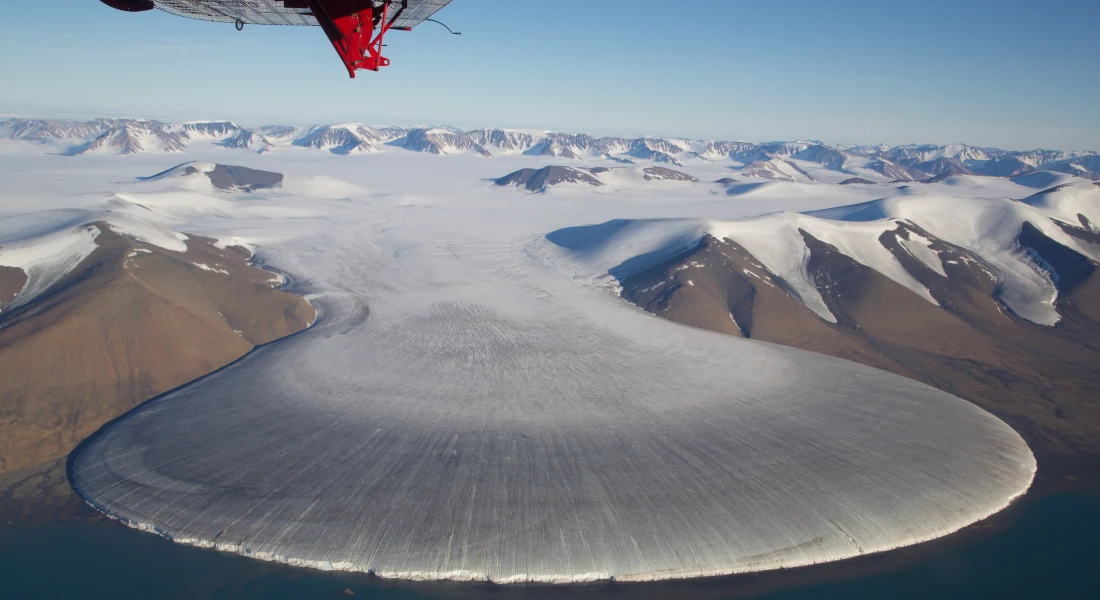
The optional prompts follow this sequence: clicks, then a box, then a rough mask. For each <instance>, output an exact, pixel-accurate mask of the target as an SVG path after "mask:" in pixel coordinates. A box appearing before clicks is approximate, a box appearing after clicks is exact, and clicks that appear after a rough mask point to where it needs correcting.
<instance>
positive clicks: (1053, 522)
mask: <svg viewBox="0 0 1100 600" xmlns="http://www.w3.org/2000/svg"><path fill="white" fill-rule="evenodd" d="M932 550H934V551H931V552H926V553H925V554H926V556H923V557H920V558H912V559H908V560H906V561H905V562H904V564H902V565H901V566H896V567H894V566H892V567H890V568H888V569H885V570H884V567H882V566H881V565H879V566H874V568H873V569H872V571H873V572H870V573H867V572H863V573H861V572H860V571H867V570H868V569H867V568H863V567H859V565H856V566H855V568H852V567H849V568H844V567H840V568H832V567H830V568H832V569H833V571H832V572H831V571H828V570H825V569H819V570H818V572H817V575H814V576H812V577H809V578H807V577H805V574H800V573H799V572H795V573H791V574H787V575H768V576H762V577H740V578H725V579H717V580H709V581H707V580H703V581H695V582H679V583H667V584H656V585H621V584H618V585H616V584H600V585H596V586H592V587H586V588H577V587H564V588H561V587H555V588H547V587H538V588H516V587H500V586H492V585H486V584H443V585H441V584H410V583H393V582H387V581H380V580H377V579H373V578H370V577H367V576H359V575H347V574H331V573H322V572H317V571H311V570H307V569H294V568H289V567H283V566H279V565H274V564H270V563H262V562H258V561H253V560H250V559H247V558H243V557H239V556H233V555H229V554H223V553H218V552H213V551H207V550H200V549H196V548H188V547H184V546H177V545H175V544H172V543H170V542H168V541H166V540H163V539H161V538H158V537H156V536H153V535H149V534H145V533H141V532H138V531H134V530H130V529H126V528H123V527H121V526H117V525H113V524H112V525H102V524H101V525H97V524H49V525H38V526H33V527H17V528H10V527H9V528H0V598H4V599H8V598H11V599H16V598H93V599H97V598H111V599H115V598H142V599H146V598H169V599H175V598H179V599H188V600H190V599H204V598H227V599H228V598H233V599H237V598H241V599H246V598H319V599H324V598H332V599H341V598H342V599H345V600H346V599H348V598H356V599H360V598H370V599H377V600H411V599H423V598H448V599H450V598H499V599H501V600H504V599H509V600H510V599H513V598H517V599H525V600H526V599H542V598H583V599H592V600H600V599H604V598H606V599H609V600H617V599H620V598H623V599H626V598H646V599H649V598H675V600H693V599H694V598H700V599H706V600H712V599H724V598H745V597H749V598H762V599H764V598H766V599H767V600H809V599H814V600H830V599H834V598H835V599H840V598H844V599H846V600H848V599H853V598H856V599H858V598H891V599H918V598H919V599H926V598H936V599H964V598H965V599H967V600H971V599H974V598H998V599H1015V598H1021V599H1022V598H1027V599H1034V598H1043V599H1045V598H1088V599H1090V600H1095V599H1100V498H1096V497H1093V496H1082V495H1055V496H1047V497H1044V498H1040V499H1038V500H1034V501H1031V502H1028V503H1026V504H1025V505H1024V506H1023V507H1022V508H1021V509H1020V514H1019V516H1018V517H1016V518H1014V519H1013V520H1012V522H1011V523H1010V524H1008V525H1007V526H1005V527H1004V528H1003V529H1001V530H999V531H997V532H996V533H991V534H989V535H985V536H979V537H977V538H974V539H970V540H969V541H962V542H957V543H944V544H942V548H936V547H933V548H932ZM823 578H824V579H827V580H828V581H827V582H822V581H820V580H821V579H823ZM807 579H810V580H818V581H817V582H816V583H813V582H808V581H807ZM762 590H763V591H762ZM348 591H350V592H352V593H353V594H354V595H349V594H348Z"/></svg>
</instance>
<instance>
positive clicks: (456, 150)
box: [0, 118, 1100, 182]
mask: <svg viewBox="0 0 1100 600" xmlns="http://www.w3.org/2000/svg"><path fill="white" fill-rule="evenodd" d="M0 131H3V133H4V134H5V135H4V137H7V138H8V139H11V140H22V141H27V142H38V143H43V144H55V145H62V146H64V148H63V149H62V152H61V153H62V154H66V155H83V154H121V155H131V154H141V153H147V152H183V151H186V150H187V149H188V147H189V145H191V144H194V143H203V142H212V143H215V144H217V145H219V146H221V147H223V148H227V149H238V150H249V151H253V152H257V153H267V152H272V151H276V150H278V149H280V148H281V147H286V146H293V147H301V148H310V149H314V150H323V151H328V152H331V153H333V154H340V155H353V154H369V153H375V152H380V151H383V149H384V148H385V147H393V148H402V149H405V150H409V151H413V152H426V153H431V154H437V155H449V154H472V155H478V156H481V157H484V158H493V157H494V156H501V155H518V154H523V155H534V156H553V157H558V158H565V159H570V160H577V161H586V162H587V161H601V160H604V161H606V160H610V161H614V162H621V163H633V162H635V161H638V160H641V161H651V162H652V163H663V164H670V165H675V166H678V167H682V166H684V165H685V164H686V163H688V162H690V161H706V162H716V161H728V162H729V163H730V167H731V168H733V169H740V168H745V167H751V168H750V171H756V172H758V173H759V174H760V175H761V176H762V177H765V178H771V177H773V176H778V177H780V178H784V179H785V178H788V177H790V175H785V174H777V167H775V165H779V167H778V171H788V172H794V171H793V169H790V168H788V167H787V166H786V165H795V163H794V162H792V161H800V162H802V163H803V164H816V165H820V166H821V167H822V168H824V169H827V170H831V171H836V172H838V173H844V174H849V175H852V176H856V177H862V178H865V179H867V178H874V179H878V180H880V182H888V181H899V180H900V181H925V180H928V179H931V178H935V177H950V176H952V175H983V176H989V177H1015V176H1019V175H1024V174H1027V173H1032V172H1036V171H1054V172H1058V173H1065V174H1069V175H1074V176H1077V177H1081V178H1084V179H1091V180H1095V181H1100V154H1097V152H1096V151H1091V150H1081V151H1062V150H1050V149H1031V150H1003V149H999V148H992V147H979V146H973V145H968V144H961V143H948V144H903V145H897V146H887V145H885V144H879V145H849V144H833V145H830V144H826V143H822V142H820V141H816V140H815V141H804V140H796V141H772V142H760V143H753V142H746V141H722V140H683V139H679V138H675V137H655V136H639V137H616V136H603V137H596V136H593V135H590V134H587V133H566V132H552V131H543V132H529V131H522V130H515V129H506V128H481V129H472V130H468V131H463V130H459V129H453V128H447V127H373V126H370V125H366V124H362V123H343V124H328V125H312V126H308V127H291V126H286V125H268V126H262V127H251V128H250V127H243V126H241V125H238V124H237V123H234V122H232V121H227V120H209V121H188V122H181V123H168V122H162V121H155V120H146V119H126V118H111V119H108V118H98V119H92V120H88V121H67V120H50V119H31V118H10V119H6V120H0ZM760 165H763V168H761V167H760ZM795 167H796V168H797V165H795ZM807 177H808V178H809V179H811V180H812V179H813V178H812V176H807ZM797 178H798V176H795V179H797Z"/></svg>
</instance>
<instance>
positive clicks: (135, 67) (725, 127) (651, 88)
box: [0, 0, 1100, 150]
mask: <svg viewBox="0 0 1100 600" xmlns="http://www.w3.org/2000/svg"><path fill="white" fill-rule="evenodd" d="M675 7H682V8H679V9H674V8H675ZM3 11H4V12H3V15H4V18H3V21H2V22H0V82H3V83H2V86H3V87H2V88H0V114H7V115H24V116H59V117H83V116H99V115H108V116H143V117H151V118H161V119H168V120H175V119H192V118H228V119H233V120H236V121H239V122H241V123H243V124H247V125H261V124H266V123H288V124H308V123H318V122H335V121H361V122H366V123H372V124H406V125H407V124H448V125H454V126H459V127H475V126H501V127H524V128H548V129H556V130H562V131H582V130H583V131H586V132H589V133H594V134H654V135H682V136H688V137H699V138H728V139H745V140H752V141H763V140H772V139H794V138H804V139H810V138H814V139H821V140H824V141H826V142H831V143H845V142H852V143H878V142H886V143H890V144H898V143H910V142H932V143H946V142H955V141H961V142H967V143H973V144H981V145H995V146H1001V147H1006V148H1033V147H1051V148H1062V149H1096V150H1100V110H1098V104H1100V102H1098V101H1100V74H1098V73H1100V35H1098V34H1097V33H1096V24H1097V22H1098V21H1100V1H1097V0H1085V1H1077V2H1065V1H1058V0H1049V1H1045V2H1034V1H1026V2H1024V1H1016V0H1001V1H996V2H992V1H984V0H972V1H967V0H957V1H954V2H939V1H935V0H932V1H922V2H919V3H914V2H904V3H902V2H894V1H889V0H879V1H877V2H862V1H858V2H857V1H851V2H845V1H825V0H817V1H799V0H786V1H784V2H764V1H757V2H740V1H736V0H696V1H695V2H673V1H670V0H664V1H660V2H656V1H648V0H587V1H582V0H555V1H551V0H454V1H453V2H452V4H451V6H449V7H447V8H446V9H444V10H443V11H441V12H440V13H439V14H438V15H437V18H438V19H440V20H442V21H444V22H446V23H447V24H448V25H450V26H451V27H452V28H453V29H456V30H458V31H461V32H462V34H463V35H462V36H450V35H448V34H447V32H446V30H444V29H443V28H442V27H439V26H438V25H435V24H433V23H426V24H424V25H422V26H420V27H418V28H417V29H416V30H415V31H412V32H408V33H404V32H395V33H394V34H392V35H391V36H389V37H388V38H387V43H388V44H389V46H388V48H387V50H388V53H387V54H388V56H390V58H391V59H392V60H393V65H392V66H391V67H389V68H388V69H383V70H382V71H381V72H379V73H361V74H360V75H359V76H358V78H356V79H355V80H351V79H348V78H347V74H346V72H345V71H344V68H343V65H341V64H340V62H339V60H338V59H337V57H336V55H335V52H334V51H333V50H332V47H331V45H329V43H328V41H327V39H326V38H325V36H324V34H323V33H322V32H321V31H320V30H319V29H317V28H292V27H278V28H276V27H260V26H250V27H246V28H245V30H244V31H243V32H240V33H238V32H237V31H235V30H234V28H233V26H232V25H227V24H215V23H206V22H201V21H193V20H189V19H182V18H178V17H173V16H171V15H167V14H165V13H162V12H160V11H153V12H150V13H141V14H129V13H122V12H118V11H114V10H112V9H109V8H108V7H106V6H104V5H103V4H101V3H100V2H98V1H97V0H50V1H48V2H47V1H38V0H36V1H34V2H14V1H11V0H9V1H7V2H5V3H4V7H3Z"/></svg>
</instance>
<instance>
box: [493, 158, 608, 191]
mask: <svg viewBox="0 0 1100 600" xmlns="http://www.w3.org/2000/svg"><path fill="white" fill-rule="evenodd" d="M495 183H496V184H497V185H499V186H514V187H524V188H526V189H527V190H528V191H530V192H544V191H546V190H547V188H550V187H552V186H556V185H562V184H579V185H582V186H595V187H598V186H602V185H603V182H602V181H600V180H599V179H597V178H596V177H595V176H594V175H593V174H592V172H591V171H588V170H586V169H574V168H573V167H563V166H557V165H554V166H546V167H543V168H541V169H520V170H518V171H515V172H513V173H509V174H508V175H505V176H504V177H501V178H499V179H497V180H495Z"/></svg>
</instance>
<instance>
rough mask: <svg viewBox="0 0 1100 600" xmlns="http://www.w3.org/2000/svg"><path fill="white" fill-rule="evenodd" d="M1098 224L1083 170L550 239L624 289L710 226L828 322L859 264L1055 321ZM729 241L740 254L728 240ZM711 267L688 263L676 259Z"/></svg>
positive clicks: (1096, 201) (763, 277) (950, 306)
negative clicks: (1005, 193)
mask: <svg viewBox="0 0 1100 600" xmlns="http://www.w3.org/2000/svg"><path fill="white" fill-rule="evenodd" d="M1098 223H1100V186H1096V185H1092V184H1091V183H1089V182H1081V181H1079V180H1078V181H1077V182H1075V183H1070V184H1064V185H1060V186H1058V187H1056V188H1053V189H1049V190H1045V191H1043V192H1039V193H1037V194H1035V195H1034V196H1032V197H1030V198H1028V199H1026V200H1025V201H1023V202H1020V201H1016V200H1009V199H993V198H967V197H944V196H937V195H909V196H899V197H894V198H888V199H882V200H875V201H872V202H867V203H863V204H856V205H850V206H842V207H838V208H833V209H828V210H821V211H815V212H811V213H774V214H770V215H764V216H760V217H754V218H750V219H742V220H737V221H717V220H710V221H708V220H698V219H680V220H650V221H644V220H643V221H619V222H614V226H612V223H605V224H603V225H596V226H587V227H581V228H570V229H569V230H562V231H559V232H554V233H552V234H550V235H548V236H547V239H548V240H550V241H551V242H553V243H555V244H557V245H558V246H561V247H563V248H565V249H566V250H569V251H570V253H571V255H572V256H573V257H574V259H575V260H577V261H578V264H579V265H581V264H583V265H584V268H586V269H590V270H591V272H590V273H588V274H589V275H590V276H592V277H598V276H599V275H600V274H604V273H610V274H611V275H613V276H615V277H616V278H617V279H618V280H619V281H620V282H623V285H624V290H625V288H626V287H627V285H626V283H625V282H626V281H627V280H629V279H630V278H632V277H635V276H636V275H638V274H639V273H642V272H645V271H648V270H649V269H651V268H653V267H655V266H656V265H658V264H660V263H661V262H662V261H665V260H669V259H670V258H672V257H676V256H678V255H681V254H683V253H686V252H689V251H690V250H691V249H693V248H697V247H699V246H700V245H701V244H705V243H706V239H707V236H710V237H711V238H713V239H714V240H717V241H721V242H722V243H729V244H732V245H733V246H735V247H736V249H737V250H736V251H737V252H739V253H741V255H742V256H741V259H744V260H747V261H748V262H747V263H746V264H747V265H751V266H752V271H753V272H752V273H751V274H745V276H746V277H750V278H756V279H755V281H756V282H757V283H759V284H761V285H765V284H763V283H760V282H761V281H766V284H767V285H772V286H777V287H778V288H780V289H782V291H783V293H784V294H785V295H787V296H789V297H790V298H793V299H795V300H797V301H798V303H799V304H802V305H803V306H804V307H805V308H807V309H809V311H811V312H812V313H813V314H814V315H816V316H817V317H818V318H820V319H821V320H823V321H826V322H830V323H838V322H844V321H845V319H846V318H848V317H847V311H849V310H850V309H851V307H852V306H853V302H856V299H855V298H853V297H852V296H851V295H850V294H854V293H856V292H855V290H854V288H851V286H853V285H856V283H854V282H853V280H852V279H851V278H852V277H857V276H858V277H863V276H860V275H858V273H857V271H859V270H860V269H862V270H866V272H867V273H874V277H878V278H882V280H883V281H888V282H892V283H891V284H890V285H893V286H898V287H896V288H895V289H904V290H907V291H906V292H905V293H906V294H912V295H915V296H916V297H917V298H920V299H921V300H922V301H923V302H925V303H926V304H927V305H929V306H932V307H937V309H943V310H957V309H958V306H957V302H959V301H963V299H964V298H972V297H973V294H978V295H982V296H986V297H988V298H989V299H990V301H995V302H996V303H997V305H999V306H1000V307H1001V309H999V310H1000V312H999V313H998V312H997V311H996V310H994V311H993V313H992V314H991V315H989V316H990V318H993V319H1002V320H1004V319H1013V318H1015V319H1022V320H1026V321H1030V322H1032V323H1035V324H1039V325H1046V326H1050V325H1054V324H1056V323H1058V322H1059V321H1060V320H1061V319H1062V316H1063V312H1064V311H1065V310H1074V308H1073V304H1072V301H1068V302H1069V304H1063V303H1062V301H1061V298H1063V297H1064V296H1066V297H1068V295H1070V294H1072V293H1073V292H1074V291H1075V289H1076V286H1078V285H1080V284H1081V283H1082V282H1083V281H1084V280H1085V278H1087V277H1088V276H1089V275H1090V274H1091V273H1093V272H1094V271H1095V269H1096V268H1097V267H1100V226H1098V225H1097V224H1098ZM577 239H583V240H585V244H584V247H583V253H581V249H580V247H579V246H577V244H575V243H573V242H569V243H566V242H567V241H568V240H577ZM563 240H564V241H563ZM723 252H725V253H726V254H724V255H723V256H726V258H727V259H731V260H732V258H731V257H733V255H732V254H730V253H729V252H728V249H726V250H723ZM734 258H735V257H734ZM739 260H740V259H739ZM705 266H706V265H703V264H699V265H693V264H691V263H689V262H688V263H685V264H681V265H680V266H677V267H674V268H672V269H671V270H672V271H675V270H676V269H691V268H703V267H705ZM857 267H858V268H857ZM853 268H856V271H853ZM669 271H670V269H667V268H666V269H663V270H662V273H664V278H663V279H661V280H659V281H658V280H653V279H652V278H650V280H649V281H647V282H646V284H645V285H641V283H639V284H638V287H637V289H636V290H634V291H639V292H640V291H654V290H658V291H659V289H658V288H660V287H661V286H664V287H665V288H668V286H670V285H679V284H683V283H684V282H685V280H684V279H683V277H681V278H679V279H677V280H676V281H678V282H679V284H677V283H676V282H675V281H672V280H669V279H668V277H667V275H668V273H669ZM688 273H689V274H690V271H689V272H688ZM657 275H661V273H656V274H655V275H654V276H657ZM858 277H857V278H858ZM863 283H867V280H866V278H865V277H864V282H863ZM860 285H863V284H860ZM868 285H869V284H868ZM668 289H671V288H668ZM966 290H970V291H966ZM624 293H626V291H624ZM658 296H659V294H658V295H654V296H647V298H651V299H656V298H658ZM966 302H968V303H972V300H968V301H966ZM742 325H744V323H742Z"/></svg>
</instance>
